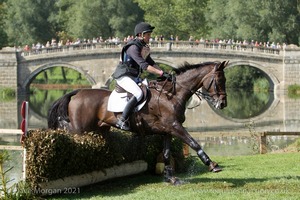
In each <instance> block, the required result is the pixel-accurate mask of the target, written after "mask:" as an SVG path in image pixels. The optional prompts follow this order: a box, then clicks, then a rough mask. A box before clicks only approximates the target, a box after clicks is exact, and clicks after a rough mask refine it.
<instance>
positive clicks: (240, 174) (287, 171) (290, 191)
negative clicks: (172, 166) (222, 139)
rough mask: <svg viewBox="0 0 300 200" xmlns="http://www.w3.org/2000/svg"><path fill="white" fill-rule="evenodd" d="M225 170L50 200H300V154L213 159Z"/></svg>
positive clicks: (95, 188)
mask: <svg viewBox="0 0 300 200" xmlns="http://www.w3.org/2000/svg"><path fill="white" fill-rule="evenodd" d="M213 160H216V161H218V163H219V164H220V165H221V166H222V167H223V171H222V172H220V173H217V174H215V173H210V172H207V169H206V167H205V166H203V165H202V164H201V163H200V162H198V161H197V162H195V163H194V164H193V166H191V167H190V169H189V173H186V174H177V176H178V177H179V178H181V180H182V181H183V182H184V184H182V185H179V186H172V185H169V184H168V183H165V182H163V178H162V176H156V175H151V174H142V175H136V176H131V177H125V178H119V179H114V180H110V181H106V182H102V183H98V184H95V185H92V186H87V187H83V188H80V189H78V190H76V194H60V195H55V196H49V197H47V199H52V200H59V199H60V200H62V199H91V200H97V199H105V200H127V199H128V200H132V199H139V200H151V199H153V200H154V199H155V200H160V199H162V200H165V199H172V200H173V199H174V200H176V199H185V200H187V199H188V200H194V199H195V200H198V199H222V200H225V199H230V200H232V199H239V200H240V199H300V191H299V188H300V164H299V163H300V154H299V153H275V154H265V155H252V156H231V157H213Z"/></svg>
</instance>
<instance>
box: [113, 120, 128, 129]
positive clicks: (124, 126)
mask: <svg viewBox="0 0 300 200" xmlns="http://www.w3.org/2000/svg"><path fill="white" fill-rule="evenodd" d="M116 127H118V128H120V129H122V130H125V131H129V130H130V127H129V125H128V121H127V120H124V121H123V120H122V119H120V118H119V119H118V121H117V123H116Z"/></svg>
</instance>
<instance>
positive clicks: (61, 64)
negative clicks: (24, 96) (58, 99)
mask: <svg viewBox="0 0 300 200" xmlns="http://www.w3.org/2000/svg"><path fill="white" fill-rule="evenodd" d="M58 66H59V67H66V68H70V69H74V70H75V71H77V72H79V73H80V74H82V75H84V76H85V77H86V79H87V80H88V82H89V83H90V84H91V85H95V84H96V81H95V79H94V78H93V77H92V76H91V75H89V74H88V73H87V72H86V70H83V69H82V68H80V67H77V66H75V65H72V64H69V63H64V62H52V63H48V64H45V65H42V66H40V67H38V68H37V69H35V70H34V71H33V72H32V73H31V74H30V75H29V76H28V77H27V78H26V79H25V81H24V83H23V84H22V87H23V88H26V89H28V88H29V85H30V83H31V82H32V80H33V79H34V78H35V77H36V76H37V75H38V74H40V73H41V72H42V71H44V70H46V69H50V68H53V67H58Z"/></svg>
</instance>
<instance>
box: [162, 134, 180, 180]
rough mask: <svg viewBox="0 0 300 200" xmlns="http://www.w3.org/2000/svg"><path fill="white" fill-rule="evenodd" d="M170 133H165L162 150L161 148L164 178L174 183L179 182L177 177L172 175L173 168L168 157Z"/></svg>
mask: <svg viewBox="0 0 300 200" xmlns="http://www.w3.org/2000/svg"><path fill="white" fill-rule="evenodd" d="M171 139H172V136H171V135H165V137H164V150H163V158H164V164H165V169H164V179H165V181H166V182H170V183H172V184H174V185H178V184H180V181H179V179H177V178H176V177H174V176H173V172H174V169H173V167H172V165H171V158H170V156H171V155H170V147H171Z"/></svg>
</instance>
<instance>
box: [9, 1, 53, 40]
mask: <svg viewBox="0 0 300 200" xmlns="http://www.w3.org/2000/svg"><path fill="white" fill-rule="evenodd" d="M54 4H55V0H7V5H8V6H7V19H6V27H7V28H6V33H7V35H8V38H9V42H10V44H11V45H16V46H17V45H24V44H28V45H31V44H35V43H37V42H46V41H47V40H49V39H51V38H52V37H55V34H56V32H57V30H56V27H55V25H53V24H51V23H50V22H49V21H48V18H49V16H50V15H51V14H52V13H54V12H55V6H54Z"/></svg>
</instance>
